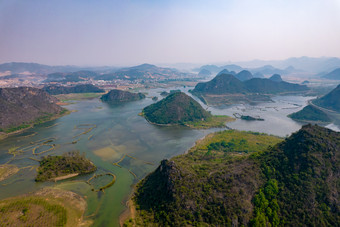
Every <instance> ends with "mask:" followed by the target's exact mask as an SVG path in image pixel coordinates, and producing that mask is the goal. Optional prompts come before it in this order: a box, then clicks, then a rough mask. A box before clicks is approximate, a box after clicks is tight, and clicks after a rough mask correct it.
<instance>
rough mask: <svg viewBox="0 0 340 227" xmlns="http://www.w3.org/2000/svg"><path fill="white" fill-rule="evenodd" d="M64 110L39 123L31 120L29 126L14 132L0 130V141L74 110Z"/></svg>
mask: <svg viewBox="0 0 340 227" xmlns="http://www.w3.org/2000/svg"><path fill="white" fill-rule="evenodd" d="M65 110H66V111H65V112H64V113H62V114H56V115H55V116H52V117H51V118H50V119H48V120H46V121H43V122H40V123H34V122H33V123H31V124H29V125H30V126H29V127H27V128H23V129H19V130H16V131H14V132H10V133H5V132H0V141H1V140H4V139H6V138H8V137H10V136H13V135H17V134H21V133H23V132H25V131H26V130H28V129H31V128H33V127H34V126H36V125H40V124H44V123H46V122H49V121H53V120H56V119H58V118H61V117H64V116H66V115H69V114H71V113H73V112H74V111H71V110H68V109H65Z"/></svg>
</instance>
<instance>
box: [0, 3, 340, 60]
mask: <svg viewBox="0 0 340 227" xmlns="http://www.w3.org/2000/svg"><path fill="white" fill-rule="evenodd" d="M300 56H309V57H321V56H328V57H340V0H206V1H203V0H48V1H46V0H29V1H28V0H0V63H5V62H12V61H15V62H36V63H41V64H48V65H80V66H102V65H110V66H127V65H137V64H142V63H151V64H159V63H169V64H173V63H180V62H186V63H201V64H208V63H214V62H230V61H234V62H236V61H249V60H254V59H261V60H280V59H286V58H289V57H300Z"/></svg>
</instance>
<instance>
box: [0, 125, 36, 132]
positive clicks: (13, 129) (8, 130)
mask: <svg viewBox="0 0 340 227" xmlns="http://www.w3.org/2000/svg"><path fill="white" fill-rule="evenodd" d="M29 127H31V125H30V124H22V125H19V126H16V127H11V128H8V129H5V130H4V131H5V133H11V132H15V131H19V130H22V129H25V128H29Z"/></svg>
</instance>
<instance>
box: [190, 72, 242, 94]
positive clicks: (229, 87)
mask: <svg viewBox="0 0 340 227" xmlns="http://www.w3.org/2000/svg"><path fill="white" fill-rule="evenodd" d="M246 91H247V88H246V87H245V85H244V84H243V83H242V82H241V81H240V80H239V79H237V78H235V77H234V76H233V75H230V74H219V75H217V76H216V77H215V78H214V79H212V80H211V81H209V82H205V83H198V84H197V85H196V87H195V89H194V90H193V91H192V93H193V94H195V93H196V94H199V93H203V94H204V93H209V94H226V93H229V94H230V93H231V94H233V93H242V92H246Z"/></svg>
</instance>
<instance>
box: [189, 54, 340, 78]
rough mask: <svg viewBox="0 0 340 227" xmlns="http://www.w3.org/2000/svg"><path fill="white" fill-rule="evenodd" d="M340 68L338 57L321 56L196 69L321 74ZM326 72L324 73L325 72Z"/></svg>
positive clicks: (212, 71)
mask: <svg viewBox="0 0 340 227" xmlns="http://www.w3.org/2000/svg"><path fill="white" fill-rule="evenodd" d="M336 68H340V58H334V57H330V58H327V57H321V58H310V57H300V58H289V59H286V60H277V61H262V60H254V61H248V62H235V63H233V64H227V65H222V66H217V65H203V66H201V67H200V68H198V69H195V70H196V71H200V70H202V69H207V70H209V71H210V72H211V73H218V72H220V71H222V70H223V69H227V70H229V71H235V72H240V71H242V70H248V71H250V72H251V73H253V74H255V73H261V74H263V75H270V74H281V75H288V74H291V73H299V72H309V73H315V74H319V73H322V75H324V74H326V73H328V72H331V71H332V70H334V69H336ZM325 72H326V73H325Z"/></svg>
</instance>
